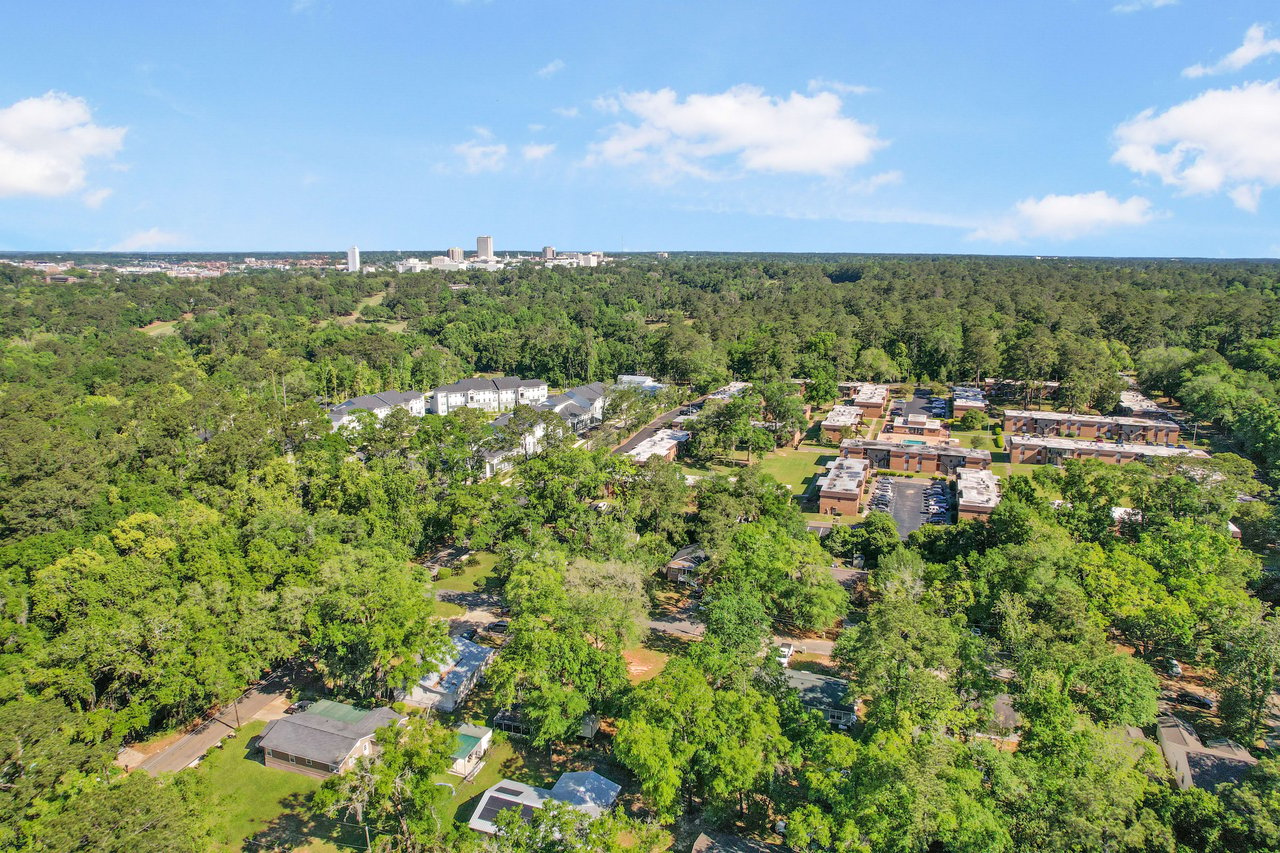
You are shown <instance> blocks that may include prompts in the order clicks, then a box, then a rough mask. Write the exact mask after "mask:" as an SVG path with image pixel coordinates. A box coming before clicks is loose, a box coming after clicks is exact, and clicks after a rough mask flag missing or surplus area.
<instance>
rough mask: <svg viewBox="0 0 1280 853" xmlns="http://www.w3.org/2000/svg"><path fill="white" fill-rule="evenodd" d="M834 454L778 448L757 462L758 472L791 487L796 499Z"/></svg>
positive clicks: (824, 467)
mask: <svg viewBox="0 0 1280 853" xmlns="http://www.w3.org/2000/svg"><path fill="white" fill-rule="evenodd" d="M834 458H835V454H834V453H832V452H828V453H814V452H813V451H812V450H789V449H787V448H780V449H778V450H775V451H773V452H772V453H770V454H769V455H768V456H766V457H765V458H764V459H763V460H761V461H760V463H759V468H760V472H761V473H762V474H768V475H769V476H770V477H773V478H774V479H775V480H777V481H778V482H779V483H782V484H783V485H785V486H789V487H790V488H791V494H793V495H794V496H795V498H796V500H800V498H801V496H802V495H804V493H805V492H806V491H807V490H808V488H809V486H810V485H812V483H813V480H814V478H816V477H817V476H819V475H820V474H821V473H822V472H823V471H825V470H826V465H827V463H828V462H830V461H831V460H832V459H834Z"/></svg>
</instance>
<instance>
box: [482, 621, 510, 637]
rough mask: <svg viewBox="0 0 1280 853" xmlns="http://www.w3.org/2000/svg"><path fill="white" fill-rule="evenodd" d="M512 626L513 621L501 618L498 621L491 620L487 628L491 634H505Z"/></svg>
mask: <svg viewBox="0 0 1280 853" xmlns="http://www.w3.org/2000/svg"><path fill="white" fill-rule="evenodd" d="M510 627H511V623H510V622H508V621H507V620H506V619H499V620H498V621H497V622H490V623H489V626H488V627H487V628H486V629H485V630H486V631H488V632H489V633H490V634H505V633H507V629H508V628H510Z"/></svg>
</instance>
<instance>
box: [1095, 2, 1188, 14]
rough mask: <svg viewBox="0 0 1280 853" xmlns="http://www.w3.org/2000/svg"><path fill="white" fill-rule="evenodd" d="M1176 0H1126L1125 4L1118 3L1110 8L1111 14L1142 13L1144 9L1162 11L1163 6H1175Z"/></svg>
mask: <svg viewBox="0 0 1280 853" xmlns="http://www.w3.org/2000/svg"><path fill="white" fill-rule="evenodd" d="M1177 2H1178V0H1128V2H1125V3H1118V4H1116V5H1115V6H1112V7H1111V11H1112V12H1121V13H1125V12H1142V11H1144V10H1146V9H1163V8H1164V7H1165V6H1173V5H1176V4H1177Z"/></svg>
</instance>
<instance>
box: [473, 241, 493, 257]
mask: <svg viewBox="0 0 1280 853" xmlns="http://www.w3.org/2000/svg"><path fill="white" fill-rule="evenodd" d="M476 254H477V255H478V256H479V257H482V258H492V257H493V238H492V237H477V238H476Z"/></svg>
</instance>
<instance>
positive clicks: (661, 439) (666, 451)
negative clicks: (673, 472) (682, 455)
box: [626, 429, 689, 463]
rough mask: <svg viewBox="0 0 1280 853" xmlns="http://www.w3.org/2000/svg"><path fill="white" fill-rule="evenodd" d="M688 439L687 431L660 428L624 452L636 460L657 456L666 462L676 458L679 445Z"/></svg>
mask: <svg viewBox="0 0 1280 853" xmlns="http://www.w3.org/2000/svg"><path fill="white" fill-rule="evenodd" d="M688 440H689V433H687V432H685V431H684V430H680V429H660V430H658V431H657V432H655V433H654V434H653V435H651V436H649V437H648V438H646V439H645V440H644V441H642V442H640V443H639V444H637V445H636V446H635V447H633V448H631V449H630V450H628V451H627V452H626V455H627V456H630V457H631V458H632V459H634V460H635V461H636V462H641V463H643V462H648V461H649V460H650V459H653V458H654V457H655V456H659V457H661V458H663V459H665V460H667V461H668V462H672V461H674V460H675V458H676V454H677V453H679V452H680V445H681V444H683V443H684V442H686V441H688Z"/></svg>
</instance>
